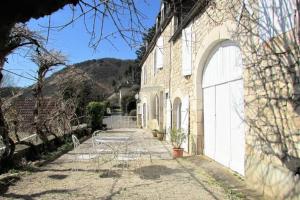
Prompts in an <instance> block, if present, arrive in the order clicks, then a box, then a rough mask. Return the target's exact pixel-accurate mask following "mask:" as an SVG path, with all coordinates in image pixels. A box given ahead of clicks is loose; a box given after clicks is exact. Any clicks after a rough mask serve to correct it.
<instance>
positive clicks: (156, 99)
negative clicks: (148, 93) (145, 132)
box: [155, 95, 159, 122]
mask: <svg viewBox="0 0 300 200" xmlns="http://www.w3.org/2000/svg"><path fill="white" fill-rule="evenodd" d="M155 119H157V121H158V122H159V99H158V96H157V95H156V96H155Z"/></svg>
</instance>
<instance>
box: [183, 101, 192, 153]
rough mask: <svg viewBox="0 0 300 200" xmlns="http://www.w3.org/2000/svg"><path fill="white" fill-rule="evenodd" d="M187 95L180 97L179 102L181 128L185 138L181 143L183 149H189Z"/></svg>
mask: <svg viewBox="0 0 300 200" xmlns="http://www.w3.org/2000/svg"><path fill="white" fill-rule="evenodd" d="M189 101H190V100H189V96H185V97H184V98H183V99H182V104H181V129H182V131H183V132H184V133H185V140H184V141H183V143H182V148H183V149H184V151H186V152H188V151H189V148H188V147H189V145H188V144H189Z"/></svg>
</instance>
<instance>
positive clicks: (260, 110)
mask: <svg viewBox="0 0 300 200" xmlns="http://www.w3.org/2000/svg"><path fill="white" fill-rule="evenodd" d="M237 2H239V1H238V0H236V1H235V0H221V1H217V3H216V4H212V5H210V6H208V7H207V8H206V10H205V12H199V13H198V15H197V16H196V17H194V18H193V20H192V21H191V22H190V23H192V31H193V42H192V44H193V46H192V47H193V48H192V49H193V50H192V51H193V56H192V63H193V69H192V75H191V76H186V77H184V76H183V75H182V74H181V36H179V37H178V38H177V39H176V40H174V41H170V42H169V43H167V44H165V43H164V47H165V48H164V53H165V54H164V67H163V69H161V70H160V71H158V72H157V73H156V74H155V76H154V75H153V74H154V71H153V52H152V53H151V54H150V55H149V56H148V58H147V59H146V61H145V64H144V66H146V67H147V72H148V80H150V79H151V81H150V82H149V83H148V84H147V85H144V86H143V85H142V89H141V96H142V98H141V99H144V100H142V101H144V102H147V105H148V107H149V110H150V111H151V109H152V108H151V105H152V104H151V103H150V102H151V100H152V97H153V96H154V95H155V94H158V93H159V92H160V91H163V92H166V91H168V92H169V96H170V100H171V102H172V104H173V103H174V100H175V98H177V97H179V98H180V99H182V98H184V96H186V95H188V96H189V99H190V116H189V119H190V124H189V134H190V135H189V138H190V140H189V141H190V143H189V153H190V154H203V148H204V142H203V141H204V128H203V95H202V76H203V72H204V69H205V66H206V62H207V59H208V56H209V55H210V53H211V52H212V49H213V48H215V47H216V46H217V45H218V44H220V43H221V42H223V41H226V40H230V41H233V42H234V43H236V44H237V45H238V46H239V47H240V49H241V51H242V54H243V55H242V57H243V64H244V101H245V108H244V109H245V119H244V121H245V124H246V127H247V129H246V130H245V133H246V141H245V143H246V155H245V178H246V181H247V183H248V184H249V185H252V186H253V187H254V188H256V189H258V190H259V191H260V192H261V193H263V194H264V195H266V196H269V197H271V198H272V199H297V198H298V197H299V195H300V191H299V190H300V186H299V173H300V172H299V171H300V161H299V157H300V156H299V155H300V146H299V144H300V134H299V129H300V118H299V114H300V111H299V110H300V109H299V102H300V101H299V99H300V98H299V94H300V92H299V91H300V90H299V83H300V81H299V76H300V73H299V57H300V56H299V55H300V54H299V46H297V44H294V43H293V41H295V38H294V36H293V34H291V33H286V34H283V35H281V36H279V37H277V38H275V39H272V40H271V41H268V42H265V43H264V44H262V43H261V42H260V41H259V38H258V35H257V34H258V27H257V23H256V22H257V20H258V15H257V14H255V13H254V14H252V15H249V12H246V11H244V12H242V13H241V12H240V8H241V4H239V3H237ZM254 7H255V6H254ZM254 12H255V10H254ZM172 31H173V27H172V23H170V24H169V25H168V26H167V28H166V29H165V30H164V31H163V33H162V35H163V36H164V41H169V38H170V37H171V35H172ZM165 38H168V39H165ZM295 47H296V48H295ZM166 48H167V49H170V50H166ZM167 63H168V64H167ZM169 82H170V87H169ZM160 106H163V110H164V112H163V113H164V115H166V109H165V107H166V106H165V102H164V103H163V104H161V105H160ZM150 119H151V118H150ZM163 119H164V121H163V122H162V123H163V124H165V119H166V117H163Z"/></svg>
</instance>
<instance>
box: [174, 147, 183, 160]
mask: <svg viewBox="0 0 300 200" xmlns="http://www.w3.org/2000/svg"><path fill="white" fill-rule="evenodd" d="M182 156H183V149H182V148H179V149H178V148H173V158H179V157H182Z"/></svg>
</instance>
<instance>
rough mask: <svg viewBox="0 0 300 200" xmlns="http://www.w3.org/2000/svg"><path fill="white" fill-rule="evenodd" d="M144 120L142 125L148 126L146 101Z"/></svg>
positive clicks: (144, 104)
mask: <svg viewBox="0 0 300 200" xmlns="http://www.w3.org/2000/svg"><path fill="white" fill-rule="evenodd" d="M142 114H143V121H142V126H143V128H146V127H147V106H146V103H143V113H142Z"/></svg>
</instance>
